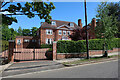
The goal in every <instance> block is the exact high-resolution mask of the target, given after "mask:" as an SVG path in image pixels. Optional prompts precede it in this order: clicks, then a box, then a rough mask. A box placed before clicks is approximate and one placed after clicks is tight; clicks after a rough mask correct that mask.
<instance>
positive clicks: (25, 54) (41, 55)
mask: <svg viewBox="0 0 120 80" xmlns="http://www.w3.org/2000/svg"><path fill="white" fill-rule="evenodd" d="M48 49H49V48H43V49H35V48H33V49H26V48H21V49H20V48H18V49H14V60H15V61H23V60H45V59H47V57H46V56H45V53H46V52H47V51H48Z"/></svg>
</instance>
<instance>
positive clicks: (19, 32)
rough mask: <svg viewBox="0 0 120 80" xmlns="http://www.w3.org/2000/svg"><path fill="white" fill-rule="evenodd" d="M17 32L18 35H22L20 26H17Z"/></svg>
mask: <svg viewBox="0 0 120 80" xmlns="http://www.w3.org/2000/svg"><path fill="white" fill-rule="evenodd" d="M17 32H18V35H19V36H22V35H23V34H22V28H21V27H19V28H18V31H17Z"/></svg>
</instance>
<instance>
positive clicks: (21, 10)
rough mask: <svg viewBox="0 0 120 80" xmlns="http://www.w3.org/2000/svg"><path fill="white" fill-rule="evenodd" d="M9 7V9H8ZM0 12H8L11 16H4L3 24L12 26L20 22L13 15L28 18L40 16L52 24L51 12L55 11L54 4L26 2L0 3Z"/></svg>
mask: <svg viewBox="0 0 120 80" xmlns="http://www.w3.org/2000/svg"><path fill="white" fill-rule="evenodd" d="M6 6H8V7H6ZM0 8H2V10H1V11H0V12H8V13H10V14H2V22H3V24H5V25H11V24H12V23H13V22H16V23H17V22H18V21H17V19H16V18H15V17H13V16H12V15H26V16H27V17H28V18H33V17H34V16H35V15H38V17H39V18H40V19H45V21H46V22H48V23H50V19H51V16H50V15H49V14H50V12H51V11H52V10H53V9H55V6H54V5H53V3H52V2H50V3H49V4H47V3H45V2H26V3H20V2H17V3H13V2H0Z"/></svg>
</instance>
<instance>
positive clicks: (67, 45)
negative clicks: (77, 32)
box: [57, 38, 120, 53]
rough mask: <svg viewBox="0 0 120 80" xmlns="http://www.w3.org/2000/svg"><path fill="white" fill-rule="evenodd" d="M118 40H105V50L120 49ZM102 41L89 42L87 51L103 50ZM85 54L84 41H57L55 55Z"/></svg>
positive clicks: (119, 39) (92, 40) (93, 40)
mask: <svg viewBox="0 0 120 80" xmlns="http://www.w3.org/2000/svg"><path fill="white" fill-rule="evenodd" d="M119 41H120V38H114V39H111V40H106V43H107V49H108V50H110V49H113V48H120V42H119ZM103 44H104V40H103V39H91V40H89V50H103V49H104V48H103ZM80 52H86V40H79V41H65V40H64V41H58V42H57V53H80Z"/></svg>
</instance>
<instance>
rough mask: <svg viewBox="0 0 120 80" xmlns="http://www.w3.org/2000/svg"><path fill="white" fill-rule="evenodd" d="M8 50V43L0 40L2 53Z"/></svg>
mask: <svg viewBox="0 0 120 80" xmlns="http://www.w3.org/2000/svg"><path fill="white" fill-rule="evenodd" d="M7 49H8V41H5V40H2V51H5V50H7Z"/></svg>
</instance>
